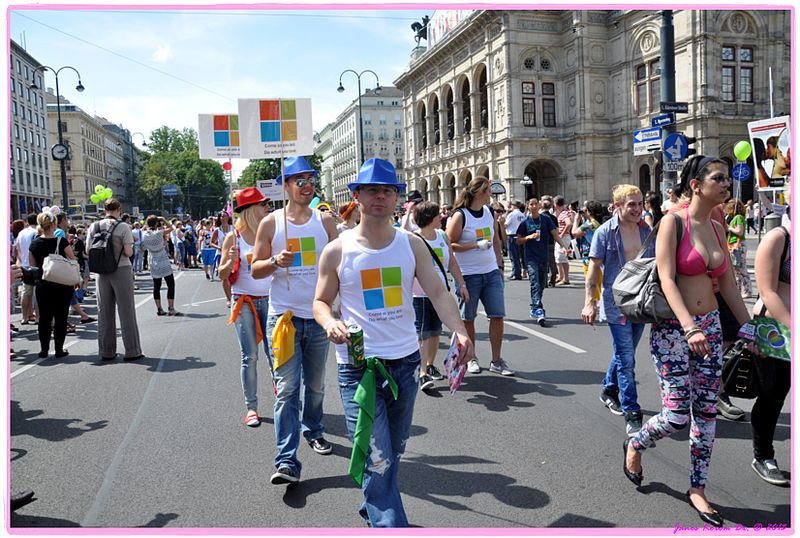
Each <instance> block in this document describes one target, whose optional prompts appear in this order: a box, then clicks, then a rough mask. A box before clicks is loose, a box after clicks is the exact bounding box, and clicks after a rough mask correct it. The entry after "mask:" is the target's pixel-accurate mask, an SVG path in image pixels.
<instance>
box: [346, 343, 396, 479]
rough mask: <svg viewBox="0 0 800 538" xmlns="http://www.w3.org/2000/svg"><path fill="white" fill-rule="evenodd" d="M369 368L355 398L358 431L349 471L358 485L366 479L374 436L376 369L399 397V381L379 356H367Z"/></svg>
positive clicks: (355, 435)
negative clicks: (371, 441) (370, 443)
mask: <svg viewBox="0 0 800 538" xmlns="http://www.w3.org/2000/svg"><path fill="white" fill-rule="evenodd" d="M366 363H367V369H366V371H364V375H363V376H362V377H361V382H360V383H359V384H358V388H357V389H356V393H355V395H354V396H353V400H354V401H355V402H356V403H357V404H358V406H359V410H358V419H357V420H356V431H355V433H354V434H353V453H352V454H351V455H350V467H349V468H348V470H347V472H348V473H349V474H350V476H352V477H353V480H355V481H356V484H358V487H361V484H362V482H363V479H364V468H365V467H366V464H367V455H368V454H369V442H370V439H371V438H372V425H373V423H374V422H375V391H376V389H375V382H376V378H375V370H377V371H378V372H380V374H381V375H382V376H383V378H384V379H385V380H386V382H387V383H388V384H389V388H390V389H391V391H392V395H393V396H394V399H395V400H396V399H397V383H396V382H395V380H394V379H393V378H392V376H390V375H389V372H387V371H386V367H385V366H384V365H383V363H382V362H380V361H379V360H378V358H377V357H367V359H366Z"/></svg>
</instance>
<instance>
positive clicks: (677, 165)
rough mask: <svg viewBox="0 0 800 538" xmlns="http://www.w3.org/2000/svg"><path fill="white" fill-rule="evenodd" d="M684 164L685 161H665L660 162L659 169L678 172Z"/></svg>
mask: <svg viewBox="0 0 800 538" xmlns="http://www.w3.org/2000/svg"><path fill="white" fill-rule="evenodd" d="M685 164H686V161H666V162H664V163H662V165H661V166H662V167H661V169H662V170H663V171H664V172H680V171H681V170H683V166H684V165H685Z"/></svg>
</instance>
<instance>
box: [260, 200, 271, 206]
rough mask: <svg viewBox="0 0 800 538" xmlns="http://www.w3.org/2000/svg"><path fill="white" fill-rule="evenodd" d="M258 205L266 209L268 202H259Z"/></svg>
mask: <svg viewBox="0 0 800 538" xmlns="http://www.w3.org/2000/svg"><path fill="white" fill-rule="evenodd" d="M258 205H260V206H261V207H267V206H269V202H268V201H266V200H264V201H263V202H260V203H259V204H258Z"/></svg>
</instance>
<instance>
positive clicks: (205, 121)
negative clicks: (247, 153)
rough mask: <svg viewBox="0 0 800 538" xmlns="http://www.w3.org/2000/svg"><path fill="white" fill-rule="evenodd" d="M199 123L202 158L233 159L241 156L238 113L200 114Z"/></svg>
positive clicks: (198, 134)
mask: <svg viewBox="0 0 800 538" xmlns="http://www.w3.org/2000/svg"><path fill="white" fill-rule="evenodd" d="M197 124H198V125H197V127H198V128H197V138H198V142H199V146H200V158H201V159H231V158H237V157H239V156H240V153H241V150H240V146H239V143H240V139H241V136H240V133H239V115H238V114H199V115H198V121H197Z"/></svg>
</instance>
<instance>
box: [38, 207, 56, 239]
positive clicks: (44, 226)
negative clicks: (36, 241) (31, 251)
mask: <svg viewBox="0 0 800 538" xmlns="http://www.w3.org/2000/svg"><path fill="white" fill-rule="evenodd" d="M36 222H37V223H38V224H39V226H37V227H36V234H37V235H44V233H45V232H46V231H47V230H49V229H50V228H52V227H54V226H55V225H56V222H58V217H57V216H56V215H54V214H53V213H51V212H49V211H48V212H42V213H39V216H38V217H36Z"/></svg>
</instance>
